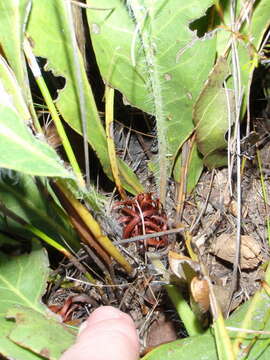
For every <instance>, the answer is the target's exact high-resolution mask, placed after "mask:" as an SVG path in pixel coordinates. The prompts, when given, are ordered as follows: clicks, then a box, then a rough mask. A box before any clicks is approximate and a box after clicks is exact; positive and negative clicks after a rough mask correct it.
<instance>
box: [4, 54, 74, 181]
mask: <svg viewBox="0 0 270 360" xmlns="http://www.w3.org/2000/svg"><path fill="white" fill-rule="evenodd" d="M0 79H1V80H0V167H3V168H7V169H13V170H17V171H21V172H24V173H26V174H31V175H40V176H58V177H65V178H67V177H68V178H72V177H73V176H72V174H71V173H69V172H68V171H67V170H66V169H65V168H64V166H63V165H62V164H61V163H60V159H59V158H58V156H57V154H56V152H55V151H54V150H53V149H52V148H51V147H50V146H49V145H48V144H46V143H45V142H42V141H40V140H38V139H36V138H35V137H34V136H33V135H32V133H31V131H30V129H28V128H27V126H26V123H25V121H26V119H29V118H30V114H29V112H28V110H27V107H26V105H25V103H24V100H23V97H22V94H21V90H20V87H19V85H18V84H17V82H16V79H15V78H14V76H13V73H12V72H11V70H10V68H9V67H8V65H7V63H6V62H5V61H4V59H3V58H2V57H0Z"/></svg>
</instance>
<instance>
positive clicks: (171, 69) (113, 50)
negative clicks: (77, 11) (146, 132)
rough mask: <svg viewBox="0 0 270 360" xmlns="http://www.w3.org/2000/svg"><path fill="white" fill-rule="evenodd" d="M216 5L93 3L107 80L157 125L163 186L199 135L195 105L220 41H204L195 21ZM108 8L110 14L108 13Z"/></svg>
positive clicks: (90, 13) (91, 19) (95, 36)
mask: <svg viewBox="0 0 270 360" xmlns="http://www.w3.org/2000/svg"><path fill="white" fill-rule="evenodd" d="M212 3H213V2H212V1H210V0H209V1H204V2H202V1H199V0H192V1H189V2H182V3H179V1H178V0H171V1H167V0H158V1H155V2H153V1H149V0H144V1H143V0H142V1H139V0H132V1H128V2H126V3H125V2H123V1H120V0H100V1H99V2H98V7H99V8H102V9H104V10H103V11H101V10H95V6H97V3H96V1H93V0H87V4H88V5H89V6H91V7H92V8H91V9H88V10H87V17H88V23H89V28H90V32H91V38H92V42H93V46H94V50H95V54H96V58H97V62H98V65H99V68H100V71H101V74H102V76H103V78H104V80H105V81H106V82H107V83H109V84H110V85H112V86H113V87H115V88H116V89H118V90H120V91H121V92H122V93H123V95H124V97H125V99H126V100H127V101H128V103H130V104H132V105H133V106H136V107H138V108H140V109H142V110H144V111H146V112H148V113H150V114H153V115H154V116H155V118H156V123H157V135H158V143H159V174H158V176H159V181H160V183H159V187H160V193H163V195H164V192H165V191H164V187H166V180H167V176H168V170H169V168H170V167H171V165H172V163H173V160H174V159H175V157H176V154H177V152H178V150H179V148H180V147H181V145H182V144H183V142H184V141H185V140H186V139H187V137H188V136H189V135H190V134H191V132H192V130H193V123H192V116H191V113H192V106H193V103H194V101H195V99H196V98H197V96H198V95H199V92H200V90H201V87H202V85H203V83H204V81H205V80H206V78H207V75H208V73H209V71H210V69H211V67H212V66H213V63H214V57H215V38H214V37H211V36H205V37H204V38H201V39H200V38H198V37H197V35H196V33H195V32H193V31H191V30H190V28H189V24H190V22H192V21H193V20H195V19H197V18H199V17H201V16H203V15H204V14H205V12H206V10H207V8H208V7H209V6H211V5H212ZM106 9H107V10H106Z"/></svg>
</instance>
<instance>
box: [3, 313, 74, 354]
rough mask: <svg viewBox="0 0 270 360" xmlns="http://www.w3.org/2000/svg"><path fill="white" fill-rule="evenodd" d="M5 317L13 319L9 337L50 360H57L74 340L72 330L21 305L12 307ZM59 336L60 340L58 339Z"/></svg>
mask: <svg viewBox="0 0 270 360" xmlns="http://www.w3.org/2000/svg"><path fill="white" fill-rule="evenodd" d="M6 317H7V318H8V319H10V318H11V319H15V322H16V324H15V326H14V327H13V329H12V330H11V332H10V334H9V336H8V337H9V339H10V340H11V341H12V342H14V343H15V344H18V345H19V346H22V347H24V348H27V349H31V351H33V352H34V353H36V354H38V355H41V356H43V357H45V358H46V359H50V360H58V359H59V358H60V356H61V355H62V353H63V352H64V351H65V350H66V349H67V348H69V347H70V345H72V344H73V343H74V341H75V334H74V332H69V331H68V329H67V328H65V329H63V325H62V324H61V323H58V322H56V321H55V320H54V319H48V317H46V316H44V315H42V314H41V313H39V312H37V311H33V310H32V309H30V308H27V307H23V306H16V307H12V308H11V309H9V310H8V312H7V314H6ZM63 330H64V334H63ZM59 338H60V341H59Z"/></svg>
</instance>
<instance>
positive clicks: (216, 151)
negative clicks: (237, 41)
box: [193, 57, 234, 168]
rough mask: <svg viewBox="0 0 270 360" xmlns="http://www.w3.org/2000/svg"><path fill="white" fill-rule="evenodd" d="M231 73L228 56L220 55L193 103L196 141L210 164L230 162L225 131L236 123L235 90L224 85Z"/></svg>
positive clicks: (212, 165) (206, 163)
mask: <svg viewBox="0 0 270 360" xmlns="http://www.w3.org/2000/svg"><path fill="white" fill-rule="evenodd" d="M228 75H229V66H228V64H227V60H226V59H225V58H223V57H220V58H219V59H218V61H217V63H216V65H215V66H214V68H213V71H212V72H211V74H210V75H209V78H208V80H207V82H206V84H205V86H204V88H203V90H202V92H201V94H200V96H199V98H198V100H197V101H196V104H195V106H194V111H193V119H194V123H195V125H196V127H195V131H196V142H197V145H198V149H199V151H200V152H201V153H202V154H203V156H204V158H203V161H204V164H205V165H207V166H208V167H209V168H213V167H217V166H222V165H226V164H227V154H226V152H225V153H224V152H223V150H224V149H225V148H226V145H227V142H226V140H225V134H226V132H227V130H228V128H229V126H232V124H233V123H234V111H233V104H234V103H233V101H232V92H231V90H230V89H225V88H224V86H223V83H224V81H225V79H226V77H227V76H228ZM229 112H230V113H229ZM229 114H230V117H231V121H230V124H229V122H228V119H229Z"/></svg>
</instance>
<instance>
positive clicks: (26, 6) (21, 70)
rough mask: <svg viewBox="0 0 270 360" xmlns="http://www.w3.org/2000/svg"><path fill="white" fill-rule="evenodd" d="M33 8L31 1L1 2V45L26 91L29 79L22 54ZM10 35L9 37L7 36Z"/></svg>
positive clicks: (13, 0) (14, 0)
mask: <svg viewBox="0 0 270 360" xmlns="http://www.w3.org/2000/svg"><path fill="white" fill-rule="evenodd" d="M30 7H31V0H20V1H19V2H18V1H17V0H9V1H1V2H0V13H1V21H0V43H1V47H2V49H3V50H4V53H5V56H6V58H7V60H8V62H9V64H10V66H11V68H12V69H13V71H14V73H15V74H16V78H17V81H18V83H19V84H20V86H21V88H22V89H24V94H26V92H25V91H26V89H27V85H28V77H27V72H26V66H25V59H24V55H23V52H22V41H23V33H24V30H25V25H26V22H27V19H28V15H29V11H30ZM7 35H8V36H7Z"/></svg>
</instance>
